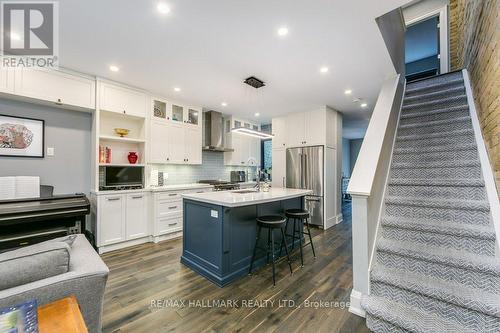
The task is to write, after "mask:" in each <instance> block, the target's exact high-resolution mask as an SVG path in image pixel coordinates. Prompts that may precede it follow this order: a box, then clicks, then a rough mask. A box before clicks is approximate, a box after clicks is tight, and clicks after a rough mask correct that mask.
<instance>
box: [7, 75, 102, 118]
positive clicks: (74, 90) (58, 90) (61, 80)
mask: <svg viewBox="0 0 500 333" xmlns="http://www.w3.org/2000/svg"><path fill="white" fill-rule="evenodd" d="M8 75H15V80H14V81H15V88H14V94H16V95H19V96H24V97H28V98H33V99H38V100H42V101H47V102H52V103H54V104H56V105H67V106H74V107H78V108H85V109H95V80H93V79H91V78H88V77H84V76H80V75H76V74H72V73H66V72H63V71H57V70H37V69H17V70H15V72H14V71H9V73H8ZM7 79H8V78H7ZM2 81H3V80H2ZM1 84H2V85H4V82H2V83H1Z"/></svg>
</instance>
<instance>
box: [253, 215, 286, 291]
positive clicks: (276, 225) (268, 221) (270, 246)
mask: <svg viewBox="0 0 500 333" xmlns="http://www.w3.org/2000/svg"><path fill="white" fill-rule="evenodd" d="M285 223H286V218H284V217H283V216H281V215H266V216H260V217H258V218H257V237H256V238H255V246H254V248H253V254H252V260H251V261H250V270H249V271H248V274H252V266H253V261H254V260H255V254H256V253H257V247H258V246H257V245H258V243H259V237H260V231H261V229H262V228H265V229H267V249H262V248H259V249H261V250H265V251H266V254H267V262H269V254H270V253H271V254H272V257H273V285H276V277H275V267H274V262H275V251H274V244H275V242H274V230H275V229H279V230H280V231H281V237H282V240H283V241H284V242H285V244H286V239H285V231H284V229H283V228H284V227H285ZM281 243H282V242H281ZM285 246H286V245H285ZM285 248H286V257H287V259H288V267H290V274H292V263H291V262H290V256H289V255H288V246H286V247H285ZM280 253H281V251H280ZM280 256H281V254H280Z"/></svg>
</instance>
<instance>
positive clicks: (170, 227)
mask: <svg viewBox="0 0 500 333" xmlns="http://www.w3.org/2000/svg"><path fill="white" fill-rule="evenodd" d="M156 225H157V232H158V234H157V235H155V236H159V235H163V234H167V233H171V232H176V231H180V230H182V216H181V217H178V216H172V217H161V218H158V219H157V220H156Z"/></svg>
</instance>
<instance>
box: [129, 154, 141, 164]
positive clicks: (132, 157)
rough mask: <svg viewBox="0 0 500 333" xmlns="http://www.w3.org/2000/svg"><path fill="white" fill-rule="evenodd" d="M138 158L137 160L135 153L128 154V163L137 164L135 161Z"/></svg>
mask: <svg viewBox="0 0 500 333" xmlns="http://www.w3.org/2000/svg"><path fill="white" fill-rule="evenodd" d="M138 158H139V157H138V156H137V153H136V152H134V151H131V152H129V153H128V161H129V163H130V164H135V163H137V159H138Z"/></svg>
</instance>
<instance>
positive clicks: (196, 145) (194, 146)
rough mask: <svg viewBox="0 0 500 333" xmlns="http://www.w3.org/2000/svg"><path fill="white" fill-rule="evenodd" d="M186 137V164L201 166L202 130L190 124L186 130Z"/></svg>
mask: <svg viewBox="0 0 500 333" xmlns="http://www.w3.org/2000/svg"><path fill="white" fill-rule="evenodd" d="M184 136H185V137H184V145H185V154H186V159H187V161H186V162H187V163H188V164H201V159H202V153H201V148H202V147H201V146H202V138H201V128H199V127H198V126H193V125H191V124H190V125H188V126H187V127H186V128H185V131H184Z"/></svg>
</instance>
